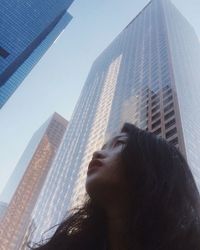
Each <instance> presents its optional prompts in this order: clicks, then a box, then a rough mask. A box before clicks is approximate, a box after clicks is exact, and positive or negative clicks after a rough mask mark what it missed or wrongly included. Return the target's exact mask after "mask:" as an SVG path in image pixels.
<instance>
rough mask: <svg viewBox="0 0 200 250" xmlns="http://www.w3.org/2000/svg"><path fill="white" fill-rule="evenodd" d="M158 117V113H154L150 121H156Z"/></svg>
mask: <svg viewBox="0 0 200 250" xmlns="http://www.w3.org/2000/svg"><path fill="white" fill-rule="evenodd" d="M159 117H160V112H158V113H156V114H155V115H153V116H152V120H156V119H157V118H159Z"/></svg>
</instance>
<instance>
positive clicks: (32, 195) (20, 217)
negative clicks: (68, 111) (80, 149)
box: [0, 113, 68, 250]
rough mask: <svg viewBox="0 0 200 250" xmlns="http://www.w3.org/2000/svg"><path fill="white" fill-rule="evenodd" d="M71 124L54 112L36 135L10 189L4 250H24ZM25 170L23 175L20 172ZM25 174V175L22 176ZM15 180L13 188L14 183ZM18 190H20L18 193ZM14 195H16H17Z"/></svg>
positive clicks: (0, 228) (1, 239)
mask: <svg viewBox="0 0 200 250" xmlns="http://www.w3.org/2000/svg"><path fill="white" fill-rule="evenodd" d="M67 124H68V122H67V121H66V120H65V119H64V118H63V117H61V116H60V115H59V114H57V113H54V114H53V116H52V117H50V118H49V119H48V120H47V121H46V122H45V124H44V125H43V126H42V127H41V128H40V129H39V130H38V131H37V132H36V133H35V134H34V136H33V138H32V140H31V141H30V144H29V145H28V147H27V150H25V152H24V154H23V156H22V159H21V160H20V164H19V165H18V166H17V171H15V172H14V175H12V176H11V179H10V180H9V182H8V185H7V186H6V188H7V189H9V190H8V192H7V193H6V194H8V200H10V198H11V201H10V202H9V204H8V207H7V209H6V211H5V213H4V216H3V218H2V220H1V222H0V246H1V249H2V250H4V249H5V250H14V249H15V250H16V249H20V245H21V243H22V241H23V240H24V237H25V234H26V233H27V231H30V232H31V230H30V229H32V228H33V226H34V225H32V227H30V225H29V224H30V222H31V224H33V221H32V220H31V217H30V215H31V213H32V211H33V208H34V206H35V203H36V201H37V198H38V195H39V194H40V192H41V189H42V187H43V184H44V181H45V179H46V177H47V174H48V171H49V169H50V167H51V164H52V160H53V158H54V156H55V153H56V151H57V149H58V147H59V145H60V143H61V140H62V138H63V135H64V133H65V130H66V127H67ZM20 171H22V174H21V173H20V174H19V172H20ZM22 175H23V176H22ZM12 181H13V184H12V185H11V187H10V186H9V185H10V183H11V182H12ZM14 188H15V189H16V190H15V192H13V191H14ZM13 193H14V194H13Z"/></svg>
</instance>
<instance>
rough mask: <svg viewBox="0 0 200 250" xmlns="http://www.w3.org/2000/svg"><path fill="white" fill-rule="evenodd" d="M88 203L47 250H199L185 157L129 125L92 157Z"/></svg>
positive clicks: (198, 223) (197, 212)
mask: <svg viewBox="0 0 200 250" xmlns="http://www.w3.org/2000/svg"><path fill="white" fill-rule="evenodd" d="M86 191H87V194H88V199H87V200H86V202H85V204H84V205H83V207H82V208H80V209H78V210H77V211H75V212H74V213H73V214H72V215H71V216H69V217H68V218H66V219H65V220H64V221H63V222H62V223H61V224H60V225H59V227H58V229H57V230H56V232H55V234H54V235H53V236H52V238H51V239H50V240H48V242H47V243H44V244H43V245H41V246H39V247H36V248H32V249H40V250H44V249H48V250H51V249H52V250H54V249H56V250H58V249H59V250H62V249H63V250H105V249H109V250H119V249H120V250H121V249H122V250H129V249H132V250H200V199H199V193H198V190H197V187H196V185H195V182H194V179H193V176H192V174H191V171H190V169H189V167H188V164H187V162H186V161H185V159H184V158H183V156H182V155H181V154H180V152H179V151H178V150H177V149H176V148H175V147H174V146H172V145H170V144H168V143H167V142H166V141H165V140H163V139H161V138H158V137H156V136H155V135H153V134H151V133H149V132H146V131H142V130H140V129H138V128H136V127H135V126H134V125H132V124H128V123H126V124H125V125H124V126H123V128H122V130H121V132H120V133H119V134H118V135H117V136H115V137H113V138H111V139H110V140H109V141H108V142H107V143H106V144H105V145H104V146H103V148H102V149H101V150H99V151H96V152H95V153H94V154H93V159H92V161H91V162H90V164H89V167H88V172H87V180H86Z"/></svg>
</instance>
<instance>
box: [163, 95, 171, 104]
mask: <svg viewBox="0 0 200 250" xmlns="http://www.w3.org/2000/svg"><path fill="white" fill-rule="evenodd" d="M171 100H173V97H172V96H169V97H168V98H167V99H165V100H164V101H163V104H164V105H166V104H168V103H169V102H170V101H171Z"/></svg>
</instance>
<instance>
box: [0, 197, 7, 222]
mask: <svg viewBox="0 0 200 250" xmlns="http://www.w3.org/2000/svg"><path fill="white" fill-rule="evenodd" d="M7 206H8V204H7V203H6V202H3V201H0V221H1V219H2V218H3V215H4V213H5V211H6V208H7Z"/></svg>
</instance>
